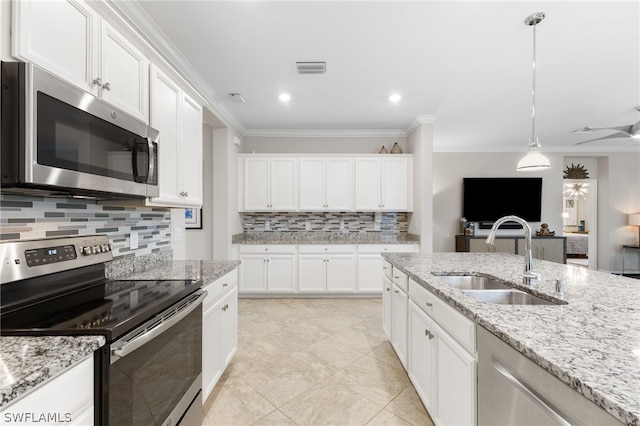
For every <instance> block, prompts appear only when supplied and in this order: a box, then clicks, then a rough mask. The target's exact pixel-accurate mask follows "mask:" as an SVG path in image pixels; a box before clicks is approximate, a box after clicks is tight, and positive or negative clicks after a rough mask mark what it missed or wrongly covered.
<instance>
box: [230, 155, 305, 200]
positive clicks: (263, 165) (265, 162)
mask: <svg viewBox="0 0 640 426" xmlns="http://www.w3.org/2000/svg"><path fill="white" fill-rule="evenodd" d="M240 173H241V176H240V177H241V180H240V182H241V183H240V185H241V189H242V193H243V196H242V197H241V198H240V200H241V202H242V205H241V206H240V210H241V211H294V210H297V209H298V199H297V188H298V186H297V182H298V180H297V174H298V160H297V159H296V158H290V157H283V158H265V157H245V158H241V159H240Z"/></svg>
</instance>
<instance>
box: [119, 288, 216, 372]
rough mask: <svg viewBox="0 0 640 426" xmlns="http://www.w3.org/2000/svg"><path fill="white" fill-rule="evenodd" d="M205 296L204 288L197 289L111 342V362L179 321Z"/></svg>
mask: <svg viewBox="0 0 640 426" xmlns="http://www.w3.org/2000/svg"><path fill="white" fill-rule="evenodd" d="M206 296H207V291H206V290H198V291H197V292H196V293H194V294H193V295H191V296H190V297H189V298H188V299H187V300H185V301H183V302H180V303H179V304H178V306H176V307H175V308H172V309H170V310H169V311H165V312H164V313H163V314H162V316H161V317H160V318H158V317H155V318H152V319H151V320H149V321H147V322H146V323H144V324H143V325H141V326H140V327H137V328H136V329H135V330H133V331H132V332H130V333H128V334H127V335H126V336H124V337H123V338H122V339H120V340H118V341H117V342H115V343H113V344H112V345H111V364H113V363H114V362H116V361H117V360H118V359H120V358H123V357H125V356H127V355H129V354H130V353H131V352H133V351H135V350H136V349H138V348H139V347H141V346H142V345H144V344H146V343H148V342H150V341H151V340H153V339H155V338H156V337H158V336H160V335H161V334H162V333H164V332H165V331H167V330H168V329H169V328H171V327H172V326H173V325H175V324H176V323H178V322H180V321H181V320H182V319H183V318H184V317H186V316H187V315H189V314H190V313H191V312H192V311H193V310H194V309H196V308H197V307H198V306H199V305H201V304H202V300H203V299H204V298H205V297H206Z"/></svg>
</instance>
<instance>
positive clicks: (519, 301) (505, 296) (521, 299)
mask: <svg viewBox="0 0 640 426" xmlns="http://www.w3.org/2000/svg"><path fill="white" fill-rule="evenodd" d="M463 292H464V293H465V294H466V295H468V296H471V297H473V298H474V299H477V300H479V301H480V302H485V303H495V304H498V305H557V303H554V302H550V301H548V300H545V299H542V298H540V297H537V296H534V295H532V294H529V293H525V292H524V291H520V290H513V289H511V290H463Z"/></svg>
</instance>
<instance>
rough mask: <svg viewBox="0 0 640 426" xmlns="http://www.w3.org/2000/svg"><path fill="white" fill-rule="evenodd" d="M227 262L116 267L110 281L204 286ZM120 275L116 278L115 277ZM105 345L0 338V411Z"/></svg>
mask: <svg viewBox="0 0 640 426" xmlns="http://www.w3.org/2000/svg"><path fill="white" fill-rule="evenodd" d="M239 264H240V261H238V260H231V261H217V260H214V261H204V260H203V261H200V260H184V261H171V260H169V261H165V262H162V263H151V264H149V265H146V267H147V269H146V270H144V271H140V272H130V271H129V270H128V268H129V267H130V265H125V266H124V268H125V269H122V268H123V267H122V266H118V265H116V266H115V268H114V269H113V271H112V274H113V276H111V278H112V279H126V280H155V279H164V280H170V279H175V280H184V279H194V280H201V281H202V282H203V284H208V283H210V282H212V281H215V280H216V279H218V278H220V277H222V276H223V275H225V274H226V273H228V272H230V271H232V270H233V269H235V268H237V266H238V265H239ZM118 268H120V269H118ZM118 272H120V274H118ZM104 344H105V338H104V337H103V336H34V337H26V336H25V337H23V336H2V337H0V361H1V362H2V364H3V367H4V368H3V369H0V393H1V394H2V403H1V404H0V407H2V406H4V405H6V404H9V403H10V402H12V401H14V400H16V399H17V398H18V397H22V396H23V395H26V394H27V393H28V392H30V391H31V390H33V389H34V388H35V387H37V386H38V385H40V384H42V383H44V382H46V381H47V380H49V379H51V378H53V377H55V376H57V375H58V374H60V373H61V372H63V371H65V370H66V369H68V368H69V367H71V366H73V365H74V364H76V363H77V362H79V361H82V360H84V359H85V358H86V357H88V356H90V355H92V354H93V351H95V350H96V349H98V348H100V347H102V346H103V345H104Z"/></svg>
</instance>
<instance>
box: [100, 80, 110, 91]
mask: <svg viewBox="0 0 640 426" xmlns="http://www.w3.org/2000/svg"><path fill="white" fill-rule="evenodd" d="M102 88H103V89H104V90H111V83H109V82H106V83H105V84H104V85H103V86H102Z"/></svg>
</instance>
